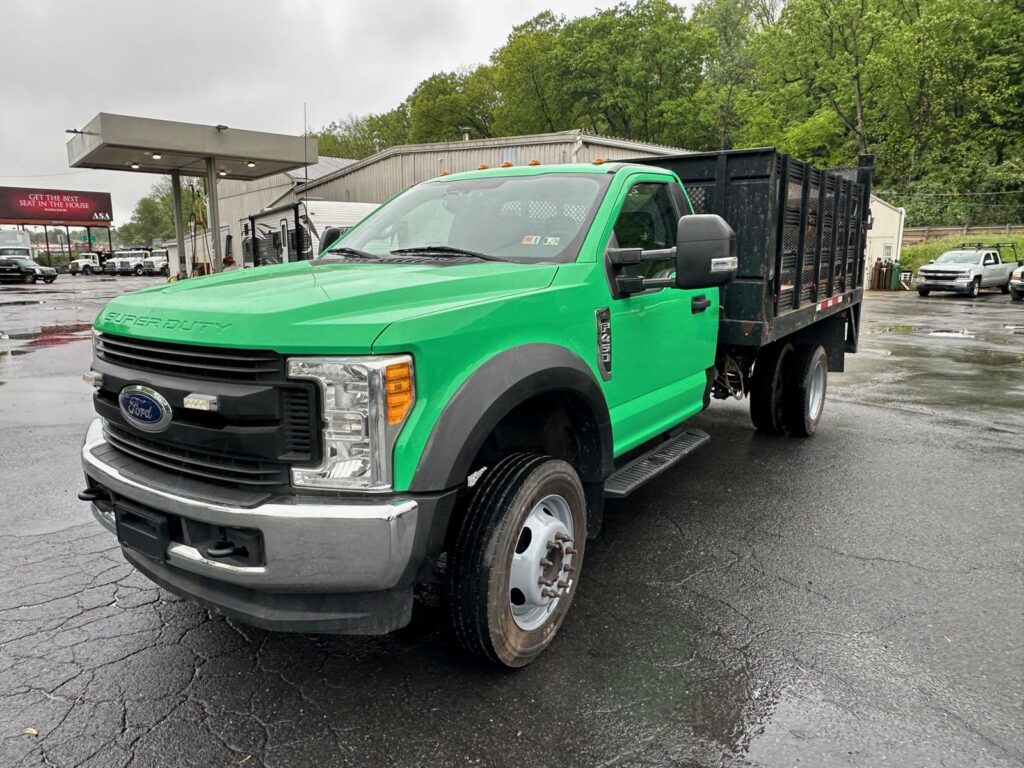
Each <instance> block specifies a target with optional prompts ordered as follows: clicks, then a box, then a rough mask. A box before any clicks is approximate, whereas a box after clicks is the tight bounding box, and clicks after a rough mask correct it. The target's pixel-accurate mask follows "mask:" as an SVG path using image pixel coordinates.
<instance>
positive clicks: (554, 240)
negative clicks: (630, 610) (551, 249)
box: [541, 237, 562, 245]
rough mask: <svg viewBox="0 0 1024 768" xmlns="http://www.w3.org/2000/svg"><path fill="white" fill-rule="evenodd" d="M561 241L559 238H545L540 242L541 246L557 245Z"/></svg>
mask: <svg viewBox="0 0 1024 768" xmlns="http://www.w3.org/2000/svg"><path fill="white" fill-rule="evenodd" d="M561 241H562V238H560V237H545V238H544V239H543V240H542V241H541V245H558V244H559V243H560V242H561Z"/></svg>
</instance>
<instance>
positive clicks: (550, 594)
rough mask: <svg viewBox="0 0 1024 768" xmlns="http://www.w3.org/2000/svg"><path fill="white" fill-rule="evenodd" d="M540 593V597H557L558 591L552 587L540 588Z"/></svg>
mask: <svg viewBox="0 0 1024 768" xmlns="http://www.w3.org/2000/svg"><path fill="white" fill-rule="evenodd" d="M540 594H541V597H558V593H557V592H556V591H555V590H553V589H542V590H541V591H540Z"/></svg>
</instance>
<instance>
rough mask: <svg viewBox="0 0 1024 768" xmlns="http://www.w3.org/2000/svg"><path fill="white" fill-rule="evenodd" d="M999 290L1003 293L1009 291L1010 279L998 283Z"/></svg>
mask: <svg viewBox="0 0 1024 768" xmlns="http://www.w3.org/2000/svg"><path fill="white" fill-rule="evenodd" d="M999 290H1000V291H1002V292H1003V293H1004V294H1005V293H1009V292H1010V281H1009V280H1007V281H1006V282H1005V283H1003V284H1002V285H1000V286H999Z"/></svg>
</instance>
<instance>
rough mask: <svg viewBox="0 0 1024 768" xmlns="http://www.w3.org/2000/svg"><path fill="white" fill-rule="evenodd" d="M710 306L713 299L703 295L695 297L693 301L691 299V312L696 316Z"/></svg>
mask: <svg viewBox="0 0 1024 768" xmlns="http://www.w3.org/2000/svg"><path fill="white" fill-rule="evenodd" d="M710 306H711V299H709V298H708V297H707V296H705V295H704V294H701V295H700V296H694V297H693V298H692V299H690V311H691V312H692V313H693V314H695V315H696V314H697V313H698V312H703V311H704V310H705V309H707V308H708V307H710Z"/></svg>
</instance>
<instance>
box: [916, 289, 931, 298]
mask: <svg viewBox="0 0 1024 768" xmlns="http://www.w3.org/2000/svg"><path fill="white" fill-rule="evenodd" d="M929 293H931V291H930V290H928V289H927V288H918V289H917V295H918V296H927V295H928V294H929Z"/></svg>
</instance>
